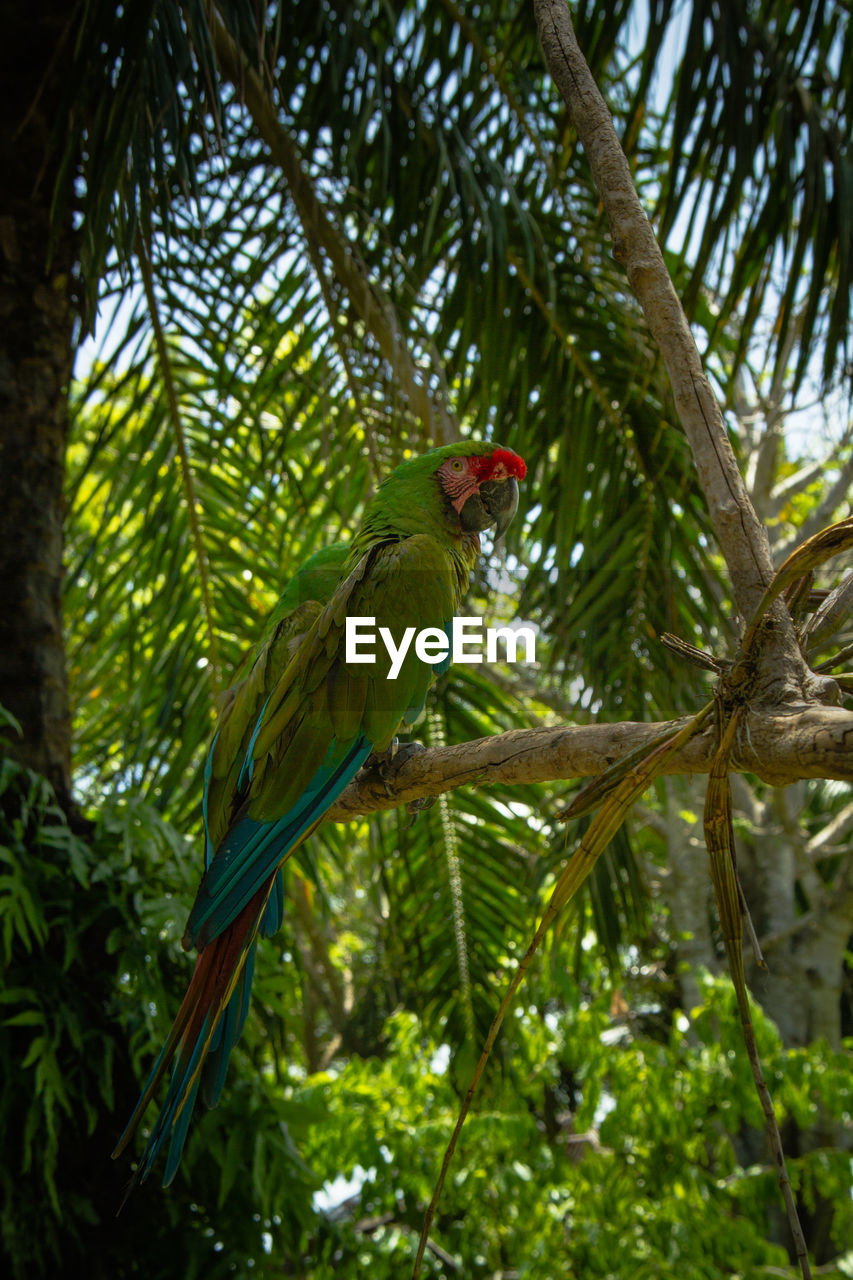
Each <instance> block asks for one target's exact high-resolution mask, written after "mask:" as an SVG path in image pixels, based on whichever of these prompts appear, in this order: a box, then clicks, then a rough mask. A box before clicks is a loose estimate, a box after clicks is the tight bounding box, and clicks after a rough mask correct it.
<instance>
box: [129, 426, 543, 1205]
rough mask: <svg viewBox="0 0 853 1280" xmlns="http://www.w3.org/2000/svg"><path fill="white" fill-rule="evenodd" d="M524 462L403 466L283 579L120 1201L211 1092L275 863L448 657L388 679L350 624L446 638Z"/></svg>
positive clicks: (249, 680)
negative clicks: (188, 966) (362, 649)
mask: <svg viewBox="0 0 853 1280" xmlns="http://www.w3.org/2000/svg"><path fill="white" fill-rule="evenodd" d="M525 473H526V465H525V463H524V461H523V459H522V458H521V457H520V456H519V455H518V454H517V453H515V452H513V451H512V450H510V449H506V448H503V447H501V446H499V445H494V444H491V443H485V442H480V441H470V440H469V441H462V442H458V443H455V444H450V445H444V446H440V447H439V448H436V449H432V450H430V451H429V452H427V453H425V454H423V455H420V456H417V457H413V458H410V459H408V460H407V461H405V462H403V463H402V464H401V465H400V466H398V467H397V469H396V470H395V471H393V472H392V473H391V474H390V475H389V476H388V477H387V478H386V479H385V480H384V481H383V482H382V483H381V484H380V485H379V486H378V488H377V490H376V492H375V494H374V496H373V498H372V499H371V500H370V501H369V502H368V504H367V506H366V508H365V512H364V516H363V519H362V522H361V525H360V526H359V528H358V529H357V530H356V532H355V534H354V536H353V538H352V540H351V542H350V543H349V544H345V543H337V544H335V545H334V546H331V547H328V548H326V549H325V550H323V551H320V552H318V553H317V554H316V555H314V556H312V557H311V558H310V560H308V561H307V562H306V564H305V565H304V566H303V567H302V569H301V570H300V571H299V572H298V573H297V574H296V575H295V576H294V577H293V578H292V579H291V581H290V582H289V584H288V586H287V588H286V589H285V591H284V593H283V595H282V596H281V598H280V600H279V602H278V604H277V605H276V607H275V609H274V610H273V612H272V614H271V616H270V619H269V623H268V626H267V630H266V632H265V635H264V637H263V638H262V640H261V642H260V644H259V646H258V649H257V653H256V656H255V658H254V661H253V663H252V665H251V668H250V669H249V671H248V674H247V675H245V676H244V677H242V678H241V679H240V680H238V681H237V682H236V683H235V684H234V685H233V686H232V688H231V689H230V690H229V691H228V693H227V694H226V695H225V697H224V700H223V704H222V706H221V708H220V711H219V718H218V723H217V726H216V730H215V733H214V736H213V739H212V742H211V745H210V749H209V752H208V755H207V759H206V762H205V766H204V787H203V798H202V819H203V828H204V864H205V869H204V872H203V875H202V878H201V882H200V885H199V888H198V893H197V895H196V899H195V902H194V904H193V906H192V909H191V911H190V914H189V918H188V921H187V925H186V929H185V932H184V936H183V940H182V945H183V947H184V949H185V950H191V949H192V948H196V949H197V951H198V954H197V958H196V962H195V968H194V971H193V974H192V977H191V979H190V982H189V986H188V988H187V991H186V994H185V996H184V998H183V1001H182V1003H181V1005H180V1008H179V1009H178V1013H177V1015H176V1017H175V1020H174V1023H173V1025H172V1028H171V1031H170V1032H169V1035H168V1037H167V1039H166V1042H165V1044H164V1045H163V1048H162V1049H161V1051H160V1053H159V1055H158V1056H157V1058H156V1060H155V1062H154V1065H153V1067H152V1068H151V1071H150V1074H149V1076H148V1078H147V1080H146V1082H145V1085H144V1087H143V1089H142V1093H141V1096H140V1098H139V1101H138V1103H137V1105H136V1107H135V1109H134V1111H133V1114H132V1115H131V1117H130V1119H129V1121H128V1123H127V1126H126V1128H125V1130H124V1132H123V1133H122V1135H121V1137H120V1139H119V1141H118V1144H117V1146H116V1148H115V1150H114V1151H113V1158H117V1157H118V1156H120V1155H121V1154H122V1152H124V1151H125V1150H126V1148H127V1147H128V1144H129V1143H130V1142H131V1140H132V1138H133V1136H134V1134H135V1132H136V1130H137V1128H138V1126H139V1124H140V1122H141V1120H142V1117H143V1114H144V1112H145V1111H146V1109H147V1107H148V1104H149V1103H150V1101H151V1100H152V1098H153V1096H154V1094H155V1092H156V1091H157V1088H158V1085H159V1084H160V1081H161V1080H162V1078H163V1077H164V1075H165V1074H166V1072H167V1071H168V1070H169V1068H170V1066H171V1067H172V1073H171V1078H170V1081H169V1084H168V1087H167V1090H166V1094H165V1098H164V1101H163V1103H162V1105H161V1107H160V1110H159V1113H158V1115H157V1117H156V1120H155V1121H154V1124H153V1127H152V1128H151V1131H150V1133H149V1135H148V1138H147V1141H146V1144H145V1147H144V1150H143V1152H142V1154H141V1156H140V1158H139V1160H138V1162H137V1166H136V1169H135V1172H134V1174H133V1177H132V1179H131V1182H130V1185H129V1187H128V1192H127V1194H128V1195H129V1194H130V1192H131V1191H132V1190H133V1188H134V1186H136V1185H137V1183H140V1182H144V1181H145V1179H146V1178H147V1177H148V1175H149V1173H150V1172H151V1170H152V1168H153V1167H154V1165H155V1162H156V1161H157V1159H158V1156H159V1154H160V1152H161V1150H162V1149H163V1148H164V1146H168V1149H167V1155H166V1163H165V1170H164V1173H163V1185H164V1186H168V1185H169V1184H170V1183H171V1181H172V1180H173V1179H174V1177H175V1174H176V1172H177V1170H178V1167H179V1164H180V1160H181V1155H182V1152H183V1148H184V1143H185V1141H186V1136H187V1132H188V1129H189V1124H190V1118H191V1116H192V1112H193V1109H194V1106H195V1102H196V1097H197V1095H198V1093H199V1091H200V1092H201V1096H202V1099H203V1100H204V1102H205V1103H206V1104H207V1106H209V1107H211V1106H214V1105H215V1104H216V1102H217V1101H218V1099H219V1097H220V1095H221V1092H222V1089H223V1086H224V1082H225V1076H226V1070H227V1065H228V1059H229V1057H230V1054H231V1051H232V1049H233V1047H234V1044H235V1043H236V1041H237V1039H238V1038H239V1036H240V1033H241V1031H242V1028H243V1024H244V1022H245V1019H246V1016H247V1012H248V1008H249V999H250V990H251V984H252V975H253V969H254V958H255V950H256V946H257V942H258V939H259V938H264V937H270V936H272V935H273V934H274V933H275V932H276V930H277V929H278V928H279V926H280V925H281V922H282V919H283V911H284V888H283V877H282V866H283V864H284V863H285V862H286V860H287V859H288V858H289V857H290V855H291V854H292V853H293V852H294V850H295V849H297V848H298V847H299V845H300V844H302V842H303V841H304V840H305V839H306V838H307V837H308V836H309V835H310V834H311V832H313V831H314V830H315V828H316V827H317V826H318V824H319V823H320V822H321V821H322V819H323V816H324V814H325V813H326V811H327V810H328V809H329V808H330V807H331V805H332V804H334V802H335V800H336V799H337V798H338V796H339V795H340V794H341V792H342V791H343V790H344V788H345V787H346V786H347V784H348V783H349V782H350V781H351V780H352V779H353V778H354V777H355V775H356V774H357V773H358V771H359V770H360V769H361V768H362V767H363V766H364V765H365V764H366V763H367V761H368V758H369V757H370V756H371V755H373V756H375V757H378V758H382V757H383V756H384V757H385V758H387V756H388V753H389V752H390V751H391V750H392V749H393V743H394V742H395V739H396V734H397V732H398V730H400V729H401V728H403V727H406V726H408V725H411V724H412V723H413V722H414V720H415V719H416V718H417V716H418V714H419V713H420V711H421V709H422V707H423V705H424V702H425V700H426V696H427V692H428V690H429V687H430V684H431V682H432V680H433V679H434V678H435V675H436V674H437V673H438V672H439V671H441V670H442V669H446V667H447V666H448V665H449V662H450V654H449V653H448V655H447V656H446V657H445V658H442V659H441V661H440V662H436V663H427V662H425V661H422V660H421V658H420V657H418V656H417V654H416V652H415V646H414V645H411V644H410V645H409V647H408V649H406V651H405V656H404V657H403V658H402V661H401V662H398V663H397V670H396V674H395V675H394V677H393V678H391V673H392V669H393V668H392V661H391V657H390V654H389V652H388V651H387V646H386V648H383V646H382V645H377V647H376V652H375V655H374V660H373V661H372V662H371V661H365V660H364V659H362V661H360V662H356V661H347V654H346V646H345V629H346V620H347V618H348V617H358V618H360V619H365V618H372V619H373V620H374V621H375V624H376V627H377V629H378V628H381V627H387V628H388V629H389V632H390V633H391V635H392V636H393V638H394V642H395V644H396V646H397V652H398V655H399V654H400V653H401V652H402V648H401V640H402V638H403V637H404V634H405V632H406V629H407V628H409V627H414V628H415V631H416V632H420V631H421V630H423V629H425V628H435V629H438V630H440V631H443V632H444V633H445V634H446V635H447V636H448V637H449V636H450V634H451V627H452V622H453V618H454V615H455V614H456V612H457V610H458V609H459V606H460V603H461V600H462V597H463V594H464V592H465V591H466V589H467V587H468V583H469V579H470V574H471V570H472V569H473V567H474V564H475V562H476V558H477V556H478V554H479V550H480V539H479V534H480V533H481V532H482V531H484V530H486V529H490V528H493V529H494V530H495V535H496V537H499V536H501V535H502V534H503V533H504V532H505V531H506V529H507V527H508V526H509V523H510V521H511V520H512V518H513V516H514V514H515V512H516V510H517V507H518V481H519V480H521V479H523V478H524V476H525ZM410 634H411V633H410Z"/></svg>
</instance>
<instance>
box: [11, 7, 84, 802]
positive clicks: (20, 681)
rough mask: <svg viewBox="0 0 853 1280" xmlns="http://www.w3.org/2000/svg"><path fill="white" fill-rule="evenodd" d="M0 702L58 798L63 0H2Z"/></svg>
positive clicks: (62, 692)
mask: <svg viewBox="0 0 853 1280" xmlns="http://www.w3.org/2000/svg"><path fill="white" fill-rule="evenodd" d="M0 15H1V16H2V30H3V33H4V34H3V42H2V45H0V82H2V83H3V84H4V86H6V101H7V104H8V105H7V109H6V111H5V112H4V113H3V116H2V118H0V174H2V175H3V178H2V183H0V704H2V705H3V706H4V707H5V708H6V709H7V710H8V711H11V712H12V714H13V715H14V716H15V717H16V718H17V720H18V721H19V722H20V725H21V728H22V730H23V738H22V739H21V740H16V741H15V743H14V744H13V746H12V751H13V752H14V754H15V755H16V756H17V758H18V759H20V760H21V762H22V763H24V764H26V765H27V766H29V767H30V768H33V769H37V770H38V771H39V772H40V773H43V774H45V776H46V777H47V778H49V780H50V781H51V782H52V783H53V786H54V787H55V789H56V791H57V795H58V797H59V799H60V803H62V804H63V805H67V802H68V795H69V785H70V758H71V751H70V724H69V711H68V689H67V680H66V670H65V646H64V640H63V632H62V614H61V588H62V547H63V540H62V524H63V514H64V511H63V480H64V467H65V446H66V437H67V424H68V415H67V396H68V382H69V378H70V375H71V358H72V341H73V322H74V303H73V297H72V277H71V267H72V263H73V234H72V231H71V228H70V227H66V228H64V229H63V231H62V232H61V234H60V236H59V239H58V243H57V244H56V245H55V246H54V250H53V253H52V255H51V256H50V261H48V256H49V255H48V246H49V231H50V205H51V200H52V197H53V190H54V185H55V182H56V172H55V169H54V167H53V165H52V164H51V163H50V162H49V161H47V162H46V155H47V150H48V141H49V136H50V130H51V129H52V128H53V127H54V125H55V120H56V102H55V95H54V93H53V92H52V85H51V81H53V82H55V80H56V77H55V76H51V75H50V74H49V68H50V63H51V56H52V54H53V53H54V51H55V50H56V48H57V46H58V42H59V41H60V40H61V37H62V31H63V26H64V23H65V22H66V21H67V18H68V7H67V5H66V4H65V3H63V0H36V3H35V4H32V3H30V4H27V5H21V4H18V3H15V2H14V0H13V2H12V3H9V2H8V0H3V3H0Z"/></svg>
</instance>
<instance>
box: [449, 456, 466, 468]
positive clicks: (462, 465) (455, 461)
mask: <svg viewBox="0 0 853 1280" xmlns="http://www.w3.org/2000/svg"><path fill="white" fill-rule="evenodd" d="M450 470H451V471H464V470H465V463H464V462H463V461H462V459H461V458H454V459H453V461H452V462H451V464H450Z"/></svg>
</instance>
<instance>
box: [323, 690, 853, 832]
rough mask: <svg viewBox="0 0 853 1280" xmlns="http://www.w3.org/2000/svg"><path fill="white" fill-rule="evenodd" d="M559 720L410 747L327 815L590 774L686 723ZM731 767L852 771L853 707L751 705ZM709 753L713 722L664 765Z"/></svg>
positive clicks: (852, 776) (693, 769)
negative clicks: (412, 750)
mask: <svg viewBox="0 0 853 1280" xmlns="http://www.w3.org/2000/svg"><path fill="white" fill-rule="evenodd" d="M687 719H688V717H686V718H685V719H683V720H673V721H670V722H669V723H658V724H642V723H635V722H632V721H624V722H623V723H620V724H599V725H578V726H565V725H563V726H559V727H557V728H549V729H515V730H512V731H511V732H510V733H500V734H496V735H494V736H493V737H490V738H477V739H474V740H473V741H471V742H463V743H460V744H458V745H457V746H452V747H437V748H433V749H431V750H428V751H424V752H422V753H420V754H419V755H415V756H411V757H409V758H408V759H406V760H405V761H404V763H403V764H402V765H401V766H400V768H399V769H398V770H397V771H396V772H394V773H392V775H391V777H390V778H383V777H380V775H379V773H378V772H377V771H375V770H372V769H371V770H365V771H364V772H362V773H361V774H360V775H359V776H358V777H357V778H356V779H355V780H354V781H353V782H351V783H350V785H349V786H348V787H347V789H346V791H344V793H343V794H342V795H341V797H340V799H339V800H338V801H337V803H336V804H334V805H333V806H332V808H331V809H330V810H329V811H328V813H327V815H326V818H327V820H329V821H331V822H349V821H350V820H351V819H352V818H355V817H359V816H361V815H362V814H366V813H375V812H376V811H377V810H380V809H393V808H394V807H395V806H396V805H398V804H408V803H410V802H411V801H412V800H421V799H423V798H425V797H427V796H437V795H441V793H442V792H444V791H453V790H455V789H456V788H457V787H464V786H491V785H493V784H494V783H498V782H499V783H502V784H503V785H505V786H517V785H519V784H521V783H526V782H557V781H565V780H567V779H571V778H581V777H593V776H594V775H596V774H599V773H602V772H603V771H604V770H605V769H607V768H609V766H610V765H612V764H614V763H615V762H616V761H617V760H621V759H622V757H623V756H625V755H627V754H628V753H629V752H630V751H633V750H635V749H636V748H637V747H641V746H642V745H643V744H644V743H647V742H651V740H652V739H653V738H655V737H657V735H658V734H660V733H663V732H664V731H665V730H666V729H672V730H673V731H675V730H676V729H678V728H680V726H681V725H683V724H686V723H687ZM741 737H742V741H741V743H740V745H739V747H738V756H737V759H736V760H733V762H732V763H733V767H734V768H735V769H737V770H738V771H739V772H749V773H755V774H757V775H758V776H759V777H760V778H762V779H763V780H764V781H765V782H769V783H772V784H773V785H775V786H785V785H787V784H788V783H791V782H795V781H797V779H799V778H838V779H841V780H843V781H848V782H849V781H853V750H851V746H853V712H850V711H844V710H842V709H841V708H840V707H817V706H811V707H807V708H805V709H798V710H791V711H782V712H780V711H776V712H764V711H755V710H751V711H750V712H749V716H748V732H747V733H745V734H743V735H741ZM713 755H714V733H713V730H712V729H709V730H708V731H707V732H705V733H703V734H701V735H699V736H698V737H696V738H694V739H693V740H692V741H691V742H689V743H688V744H687V746H686V747H685V748H684V749H683V750H682V751H680V752H679V753H678V754H677V755H675V756H674V757H673V758H672V759H671V760H670V761H669V762H668V764H667V767H666V769H665V772H666V773H667V774H685V773H688V774H689V773H708V771H709V770H710V768H711V761H712V759H713Z"/></svg>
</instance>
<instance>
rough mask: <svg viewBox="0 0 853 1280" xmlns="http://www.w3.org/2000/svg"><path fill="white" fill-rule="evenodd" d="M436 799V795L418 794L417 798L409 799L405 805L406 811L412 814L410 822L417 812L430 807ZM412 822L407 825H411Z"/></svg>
mask: <svg viewBox="0 0 853 1280" xmlns="http://www.w3.org/2000/svg"><path fill="white" fill-rule="evenodd" d="M437 799H438V796H420V797H419V798H418V799H417V800H410V801H409V803H408V804H407V805H406V813H410V814H411V815H412V823H413V822H414V820H415V818H416V817H417V816H418V814H419V813H423V811H424V809H431V808H432V806H433V805H434V804H435V802H436V800H437ZM412 823H410V824H409V825H410V826H411V825H412Z"/></svg>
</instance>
